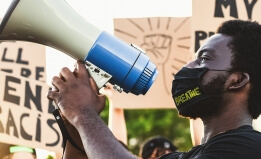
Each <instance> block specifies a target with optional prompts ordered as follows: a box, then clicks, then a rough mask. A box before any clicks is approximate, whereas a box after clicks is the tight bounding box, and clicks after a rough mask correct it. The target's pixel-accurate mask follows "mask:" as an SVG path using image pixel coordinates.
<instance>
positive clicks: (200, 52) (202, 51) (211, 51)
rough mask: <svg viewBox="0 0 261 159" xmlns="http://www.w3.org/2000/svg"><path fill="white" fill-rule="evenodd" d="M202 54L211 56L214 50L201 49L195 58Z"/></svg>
mask: <svg viewBox="0 0 261 159" xmlns="http://www.w3.org/2000/svg"><path fill="white" fill-rule="evenodd" d="M204 52H207V53H210V54H212V55H215V52H216V50H215V49H211V48H203V49H201V50H200V51H199V52H198V55H197V56H201V55H202V54H203V53H204Z"/></svg>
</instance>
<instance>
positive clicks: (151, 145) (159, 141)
mask: <svg viewBox="0 0 261 159" xmlns="http://www.w3.org/2000/svg"><path fill="white" fill-rule="evenodd" d="M156 148H157V149H159V150H170V151H171V152H175V151H177V147H176V146H175V145H174V144H173V143H172V142H171V141H170V140H169V139H167V138H165V137H162V136H154V137H150V138H148V139H147V140H145V141H144V142H143V144H142V146H141V147H140V154H139V155H140V156H141V157H142V159H148V158H150V156H151V154H152V152H153V151H154V150H155V149H156Z"/></svg>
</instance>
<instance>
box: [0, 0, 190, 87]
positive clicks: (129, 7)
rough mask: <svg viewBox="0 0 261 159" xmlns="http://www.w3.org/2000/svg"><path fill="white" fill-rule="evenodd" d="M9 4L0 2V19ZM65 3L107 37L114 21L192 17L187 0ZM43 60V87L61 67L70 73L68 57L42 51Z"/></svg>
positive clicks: (71, 63)
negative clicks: (44, 67)
mask: <svg viewBox="0 0 261 159" xmlns="http://www.w3.org/2000/svg"><path fill="white" fill-rule="evenodd" d="M22 1H23V0H22ZM22 1H21V2H22ZM43 1H45V0H43ZM47 1H48V0H47ZM61 1H63V0H61ZM11 2H12V0H0V18H1V17H3V16H4V14H5V12H6V10H7V8H8V6H9V4H10V3H11ZM65 2H67V3H68V4H69V5H70V6H71V7H72V9H74V10H75V11H76V12H77V13H78V14H79V16H82V17H84V19H85V20H86V21H88V22H89V23H91V24H93V25H95V26H96V27H97V28H99V29H101V30H105V31H107V32H109V33H113V19H114V18H142V17H186V16H191V14H192V1H191V0H160V1H159V0H132V1H127V0H110V1H108V0H93V1H90V0H66V1H65ZM30 7H32V6H30ZM46 59H47V60H46V63H47V65H46V67H47V68H46V71H47V84H50V80H51V79H52V77H53V76H54V75H57V74H58V73H59V71H60V69H61V68H62V67H64V66H66V67H69V68H71V69H73V66H74V63H75V60H74V59H72V58H71V57H69V56H68V55H66V54H63V53H61V52H59V51H57V50H55V49H53V48H50V47H46Z"/></svg>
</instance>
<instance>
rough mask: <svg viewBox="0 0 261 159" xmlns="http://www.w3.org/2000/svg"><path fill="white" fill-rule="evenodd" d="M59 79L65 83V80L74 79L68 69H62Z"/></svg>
mask: <svg viewBox="0 0 261 159" xmlns="http://www.w3.org/2000/svg"><path fill="white" fill-rule="evenodd" d="M60 78H61V79H62V80H63V81H67V80H70V79H74V78H75V76H74V74H73V73H72V72H71V71H70V70H69V68H67V67H64V68H62V69H61V71H60Z"/></svg>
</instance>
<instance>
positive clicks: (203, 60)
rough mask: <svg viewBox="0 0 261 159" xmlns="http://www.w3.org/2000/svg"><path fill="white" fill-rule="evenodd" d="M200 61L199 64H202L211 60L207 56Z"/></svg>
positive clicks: (201, 57) (200, 58)
mask: <svg viewBox="0 0 261 159" xmlns="http://www.w3.org/2000/svg"><path fill="white" fill-rule="evenodd" d="M198 60H199V63H200V64H202V63H204V62H206V61H207V60H210V58H208V57H206V56H200V57H199V59H198Z"/></svg>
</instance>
